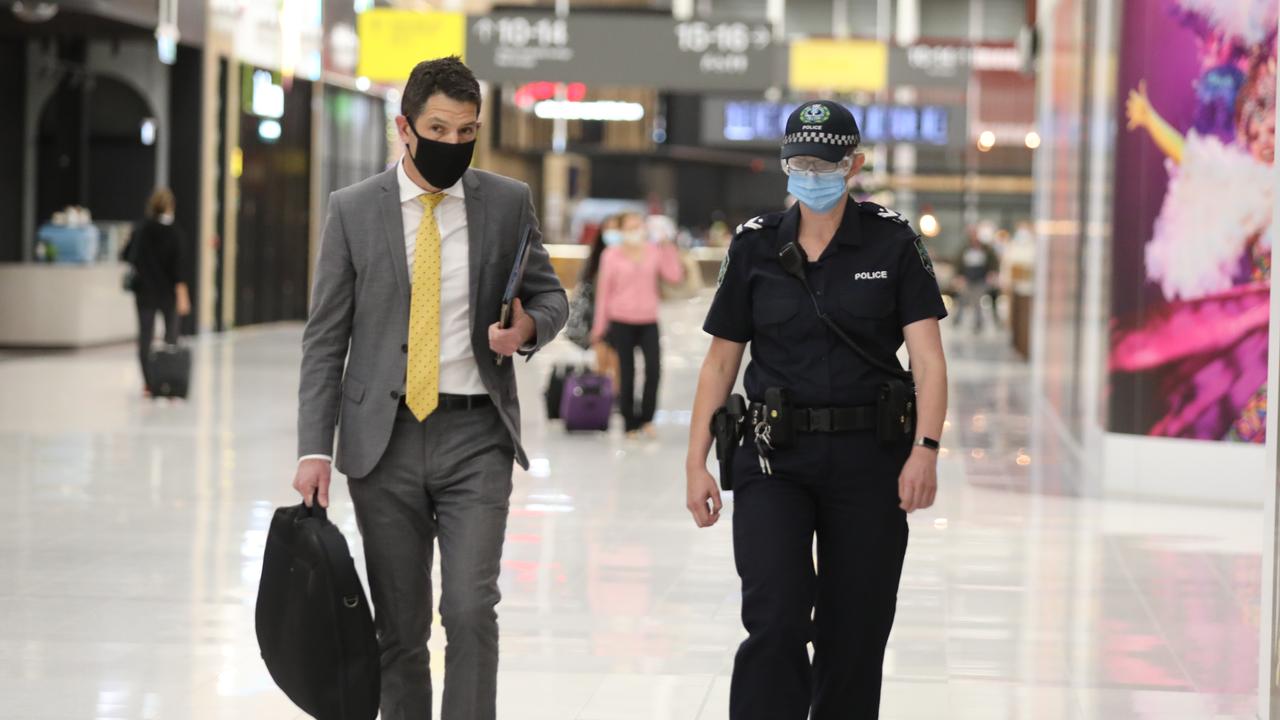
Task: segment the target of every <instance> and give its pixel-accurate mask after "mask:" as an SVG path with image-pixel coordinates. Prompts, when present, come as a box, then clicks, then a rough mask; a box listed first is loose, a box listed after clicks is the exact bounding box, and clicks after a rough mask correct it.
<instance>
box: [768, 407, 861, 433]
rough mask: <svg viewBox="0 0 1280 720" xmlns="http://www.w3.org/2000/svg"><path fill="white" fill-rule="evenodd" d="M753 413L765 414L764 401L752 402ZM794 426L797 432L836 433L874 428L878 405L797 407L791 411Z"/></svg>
mask: <svg viewBox="0 0 1280 720" xmlns="http://www.w3.org/2000/svg"><path fill="white" fill-rule="evenodd" d="M751 414H752V415H753V416H755V417H763V416H764V405H763V404H762V403H752V404H751ZM791 417H792V427H793V428H794V429H795V430H796V432H813V433H834V432H855V431H859V430H874V429H875V428H876V406H875V405H860V406H858V407H842V408H795V409H793V410H792V411H791Z"/></svg>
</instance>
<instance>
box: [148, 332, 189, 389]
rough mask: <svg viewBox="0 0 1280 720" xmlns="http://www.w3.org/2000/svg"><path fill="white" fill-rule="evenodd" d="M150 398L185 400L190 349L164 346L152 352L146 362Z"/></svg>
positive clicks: (179, 346)
mask: <svg viewBox="0 0 1280 720" xmlns="http://www.w3.org/2000/svg"><path fill="white" fill-rule="evenodd" d="M147 375H148V377H149V378H150V383H151V396H152V397H158V398H160V397H176V398H185V397H186V396H187V388H188V387H189V386H190V385H191V349H190V348H187V347H183V346H182V345H166V346H164V347H163V348H160V349H159V350H152V351H151V355H150V357H149V358H148V360H147Z"/></svg>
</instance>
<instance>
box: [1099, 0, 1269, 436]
mask: <svg viewBox="0 0 1280 720" xmlns="http://www.w3.org/2000/svg"><path fill="white" fill-rule="evenodd" d="M1278 6H1280V0H1126V2H1124V3H1123V7H1124V18H1123V26H1122V27H1123V30H1122V33H1123V34H1122V37H1121V45H1120V48H1119V53H1120V68H1119V81H1118V86H1117V87H1118V92H1119V101H1120V102H1119V103H1118V105H1119V115H1120V117H1119V122H1118V135H1117V138H1116V152H1115V158H1116V165H1115V184H1114V189H1115V197H1114V208H1113V210H1114V214H1113V232H1114V236H1113V248H1114V250H1113V252H1114V255H1113V258H1112V266H1111V269H1112V284H1111V290H1112V314H1111V345H1110V356H1109V361H1108V362H1109V369H1110V382H1109V393H1108V405H1107V407H1108V408H1109V418H1108V428H1109V429H1110V430H1111V431H1112V432H1120V433H1129V434H1138V435H1150V436H1159V437H1176V438H1191V439H1199V440H1225V441H1235V442H1252V443H1261V442H1263V439H1264V437H1263V436H1264V427H1265V418H1266V407H1267V395H1266V377H1267V332H1268V314H1269V304H1270V287H1271V244H1272V237H1273V233H1274V229H1273V223H1272V206H1273V203H1274V192H1275V181H1274V176H1273V172H1272V165H1273V163H1274V161H1275V128H1276V107H1275V98H1276V24H1277V8H1278Z"/></svg>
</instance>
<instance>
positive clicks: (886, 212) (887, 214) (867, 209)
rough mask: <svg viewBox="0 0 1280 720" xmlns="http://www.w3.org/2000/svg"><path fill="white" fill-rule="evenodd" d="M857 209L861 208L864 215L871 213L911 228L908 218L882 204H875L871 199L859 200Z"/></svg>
mask: <svg viewBox="0 0 1280 720" xmlns="http://www.w3.org/2000/svg"><path fill="white" fill-rule="evenodd" d="M858 209H859V210H861V211H862V214H864V215H872V216H875V217H878V218H880V219H881V220H888V221H890V222H895V223H898V224H899V225H902V226H903V227H905V228H907V229H908V230H910V229H911V221H910V220H908V219H906V218H905V217H903V216H902V215H900V214H899V213H897V212H895V211H893V210H890V209H889V208H887V207H885V206H883V205H877V204H876V203H873V202H871V201H867V202H860V203H858ZM913 233H914V231H913Z"/></svg>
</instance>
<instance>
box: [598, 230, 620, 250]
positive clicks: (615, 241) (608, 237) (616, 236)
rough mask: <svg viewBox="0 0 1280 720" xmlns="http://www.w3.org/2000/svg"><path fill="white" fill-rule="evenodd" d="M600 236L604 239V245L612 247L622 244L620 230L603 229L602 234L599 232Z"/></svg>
mask: <svg viewBox="0 0 1280 720" xmlns="http://www.w3.org/2000/svg"><path fill="white" fill-rule="evenodd" d="M600 237H601V239H603V240H604V244H605V245H608V246H609V247H613V246H614V245H621V244H622V231H621V230H605V231H604V233H603V234H601V236H600Z"/></svg>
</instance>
